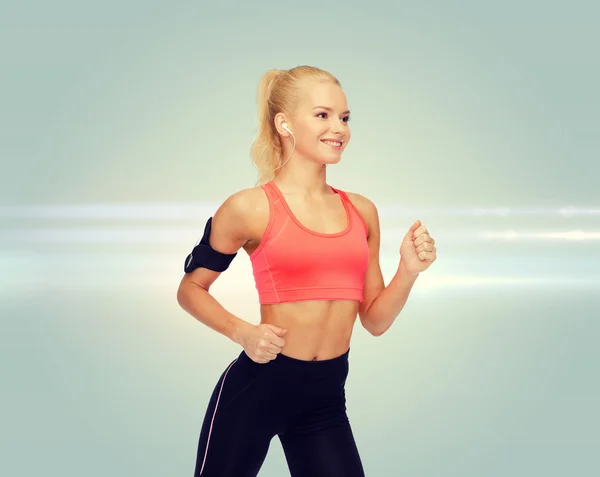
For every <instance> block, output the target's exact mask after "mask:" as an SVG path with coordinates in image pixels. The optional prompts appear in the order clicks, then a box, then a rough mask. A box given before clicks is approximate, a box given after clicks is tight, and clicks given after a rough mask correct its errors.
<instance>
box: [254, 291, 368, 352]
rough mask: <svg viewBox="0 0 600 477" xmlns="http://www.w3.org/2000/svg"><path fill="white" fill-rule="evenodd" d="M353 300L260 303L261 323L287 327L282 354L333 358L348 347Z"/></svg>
mask: <svg viewBox="0 0 600 477" xmlns="http://www.w3.org/2000/svg"><path fill="white" fill-rule="evenodd" d="M358 306H359V304H358V302H356V301H337V300H336V301H326V300H325V301H301V302H292V303H280V304H275V305H261V323H267V324H271V325H274V326H277V327H279V328H283V329H286V330H287V334H286V335H285V336H284V337H283V339H284V340H285V345H284V346H283V348H282V350H281V353H282V354H283V355H285V356H289V357H291V358H295V359H300V360H303V361H321V360H325V359H333V358H337V357H338V356H340V355H342V354H344V353H345V352H346V351H348V349H349V348H350V338H351V337H352V331H353V329H354V324H355V322H356V317H357V314H358Z"/></svg>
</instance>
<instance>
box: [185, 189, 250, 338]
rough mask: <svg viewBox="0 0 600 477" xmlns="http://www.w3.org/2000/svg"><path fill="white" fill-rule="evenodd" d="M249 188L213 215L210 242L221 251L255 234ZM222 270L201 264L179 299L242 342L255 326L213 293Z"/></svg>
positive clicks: (233, 249) (196, 315)
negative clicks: (229, 309) (246, 331)
mask: <svg viewBox="0 0 600 477" xmlns="http://www.w3.org/2000/svg"><path fill="white" fill-rule="evenodd" d="M249 195H250V193H249V192H248V191H241V192H238V193H236V194H234V195H232V196H231V197H229V198H228V199H227V200H226V201H225V202H224V203H223V204H222V205H221V207H219V209H218V210H217V211H216V212H215V214H214V216H213V219H212V230H211V235H210V245H211V247H212V248H214V249H215V250H218V251H219V252H222V253H226V254H231V253H235V252H237V251H238V250H239V249H240V248H241V247H243V246H244V245H245V244H246V242H248V241H249V240H250V238H251V232H250V230H251V229H250V228H249V227H248V225H247V223H248V216H250V215H251V211H250V210H249V206H250V205H251V204H252V201H251V200H249V197H248V196H249ZM220 274H221V272H215V271H213V270H209V269H207V268H197V269H195V270H194V271H192V272H190V273H186V274H185V275H184V276H183V278H182V280H181V283H180V284H179V289H178V290H177V302H178V303H179V305H180V306H181V307H182V308H183V309H184V310H185V311H186V312H188V313H189V314H190V315H192V316H193V317H194V318H196V319H197V320H198V321H200V322H201V323H203V324H204V325H206V326H208V327H209V328H211V329H213V330H215V331H217V332H219V333H221V334H222V335H224V336H226V337H228V338H229V339H230V340H232V341H234V342H235V343H238V344H241V335H242V333H243V332H244V330H247V329H248V328H249V327H251V326H252V324H251V323H248V322H247V321H244V320H242V319H240V318H238V317H236V316H235V315H233V314H232V313H230V312H229V311H227V310H226V309H225V308H224V307H223V306H222V305H221V304H220V303H219V302H218V301H217V300H216V299H215V298H214V297H213V296H212V295H211V294H210V293H209V290H210V286H211V285H212V284H213V283H214V282H215V280H216V279H217V278H218V277H219V275H220Z"/></svg>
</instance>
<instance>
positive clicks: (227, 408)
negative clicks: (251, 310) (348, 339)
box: [194, 350, 365, 477]
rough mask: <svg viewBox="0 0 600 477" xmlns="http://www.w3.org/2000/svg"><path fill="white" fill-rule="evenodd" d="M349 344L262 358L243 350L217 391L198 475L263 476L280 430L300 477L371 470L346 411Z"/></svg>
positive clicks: (356, 475) (353, 475)
mask: <svg viewBox="0 0 600 477" xmlns="http://www.w3.org/2000/svg"><path fill="white" fill-rule="evenodd" d="M349 352H350V350H348V351H347V352H346V353H344V354H343V355H341V356H339V357H337V358H333V359H328V360H323V361H303V360H298V359H294V358H290V357H289V356H285V355H283V354H279V355H278V356H277V358H275V359H274V360H273V361H270V362H268V363H266V364H259V363H256V362H254V361H252V360H251V359H250V358H249V357H248V355H246V353H245V352H244V351H242V352H241V353H240V355H239V356H238V357H237V358H236V359H235V360H234V361H233V362H232V363H231V364H230V365H229V366H228V367H227V369H225V371H224V372H223V374H222V375H221V377H220V379H219V381H218V382H217V385H216V387H215V389H214V391H213V393H212V396H211V398H210V402H209V404H208V409H207V410H206V415H205V418H204V423H203V425H202V430H201V432H200V440H199V443H198V455H197V459H196V469H195V472H194V477H255V476H257V475H258V472H259V470H260V468H261V466H262V464H263V462H264V460H265V457H266V456H267V451H268V449H269V445H270V442H271V439H273V437H274V436H275V435H277V436H278V437H279V440H280V441H281V445H282V447H283V451H284V454H285V458H286V460H287V463H288V466H289V469H290V473H291V476H292V477H364V475H365V474H364V471H363V466H362V463H361V460H360V456H359V454H358V450H357V447H356V443H355V441H354V437H353V435H352V430H351V428H350V423H349V421H348V417H347V415H346V395H345V391H344V385H345V383H346V378H347V376H348V355H349Z"/></svg>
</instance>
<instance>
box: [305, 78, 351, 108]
mask: <svg viewBox="0 0 600 477" xmlns="http://www.w3.org/2000/svg"><path fill="white" fill-rule="evenodd" d="M299 89H300V91H299V98H298V99H299V102H298V103H299V104H298V108H299V109H302V110H310V109H313V108H315V107H317V106H325V107H328V108H331V109H333V110H334V111H338V112H341V111H345V110H347V109H348V101H347V99H346V94H345V93H344V91H343V90H342V88H341V87H340V86H338V85H337V84H335V83H333V82H331V81H314V80H308V81H303V82H302V83H301V84H300V87H299Z"/></svg>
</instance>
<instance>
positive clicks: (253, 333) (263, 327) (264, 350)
mask: <svg viewBox="0 0 600 477" xmlns="http://www.w3.org/2000/svg"><path fill="white" fill-rule="evenodd" d="M286 333H287V330H284V329H281V328H278V327H277V326H274V325H269V324H267V323H261V324H260V325H251V326H250V327H248V328H247V330H246V331H245V332H244V333H243V334H242V336H241V339H240V343H241V345H242V347H243V348H244V351H245V352H246V354H247V355H248V357H249V358H250V359H251V360H252V361H254V362H256V363H261V364H265V363H268V362H269V361H271V360H274V359H275V358H276V357H277V355H278V354H279V353H280V352H281V348H283V345H284V344H285V340H284V339H283V336H285V334H286Z"/></svg>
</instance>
